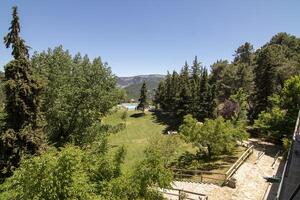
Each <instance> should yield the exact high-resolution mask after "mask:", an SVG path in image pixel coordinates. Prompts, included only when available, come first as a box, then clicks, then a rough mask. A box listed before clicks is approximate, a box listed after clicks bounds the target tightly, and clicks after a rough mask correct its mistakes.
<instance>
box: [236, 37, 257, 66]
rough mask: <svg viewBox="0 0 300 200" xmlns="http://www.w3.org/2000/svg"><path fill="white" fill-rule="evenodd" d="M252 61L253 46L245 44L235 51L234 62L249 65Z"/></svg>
mask: <svg viewBox="0 0 300 200" xmlns="http://www.w3.org/2000/svg"><path fill="white" fill-rule="evenodd" d="M252 61H253V45H252V44H250V43H249V42H246V43H245V44H243V45H242V46H240V47H239V48H238V49H237V50H236V51H235V58H234V62H235V63H237V62H240V63H244V64H247V65H251V64H252Z"/></svg>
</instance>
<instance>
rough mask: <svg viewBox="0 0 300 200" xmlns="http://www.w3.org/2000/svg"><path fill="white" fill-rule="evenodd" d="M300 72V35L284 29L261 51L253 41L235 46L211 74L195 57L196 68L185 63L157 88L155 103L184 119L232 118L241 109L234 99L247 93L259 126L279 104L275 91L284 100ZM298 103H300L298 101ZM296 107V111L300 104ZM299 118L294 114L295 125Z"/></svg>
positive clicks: (248, 105)
mask: <svg viewBox="0 0 300 200" xmlns="http://www.w3.org/2000/svg"><path fill="white" fill-rule="evenodd" d="M299 72H300V38H297V37H296V36H293V35H290V34H287V33H278V34H276V35H275V36H273V37H272V38H271V40H270V41H269V42H268V43H266V44H265V45H263V46H262V47H261V48H259V49H257V50H254V48H253V45H252V44H250V43H249V42H246V43H244V44H243V45H241V46H240V47H238V48H237V49H236V50H235V54H234V59H233V61H232V62H229V61H227V60H218V61H217V62H215V63H214V64H212V65H211V66H210V71H209V72H208V69H207V68H205V67H203V66H201V63H199V61H198V60H197V57H195V59H194V61H193V63H192V65H191V67H189V66H188V64H187V63H185V65H184V66H183V67H182V69H181V71H180V72H179V73H178V72H176V71H173V73H172V74H170V73H168V74H167V76H166V78H165V80H163V81H161V82H160V84H159V86H158V88H157V89H156V93H155V98H154V100H153V101H154V102H155V104H156V105H157V107H158V108H159V109H160V110H162V111H164V112H168V113H170V115H174V116H177V117H180V118H181V119H183V118H182V117H183V116H185V115H187V114H191V115H192V116H193V117H194V118H196V119H197V120H199V121H202V122H203V121H204V119H205V118H216V117H217V116H219V115H221V116H223V117H224V118H227V119H228V118H231V117H232V116H233V115H234V114H236V112H237V111H238V110H240V108H239V106H240V105H238V104H237V102H234V101H233V100H232V98H231V97H232V95H236V94H238V93H240V92H241V91H242V92H243V93H245V96H246V101H245V103H244V106H246V108H247V109H246V111H247V114H246V115H247V121H248V122H249V125H253V124H254V123H255V120H258V119H259V118H261V117H263V116H260V115H261V114H263V113H266V112H267V113H268V112H271V111H272V109H273V107H274V103H276V102H274V95H275V96H276V95H277V97H278V99H279V100H280V99H283V97H282V96H280V95H281V94H282V93H283V91H284V90H285V89H284V88H285V84H287V81H288V80H289V79H291V78H292V77H294V76H296V75H299ZM279 100H278V101H279ZM293 103H294V104H295V105H298V103H297V102H296V101H294V102H293ZM296 107H297V108H294V109H295V110H297V109H299V108H300V107H299V106H296ZM283 111H284V112H288V109H287V108H286V106H282V112H283ZM293 112H295V111H293ZM296 117H297V116H295V115H293V117H289V119H290V120H291V122H290V123H289V124H293V123H294V122H295V120H296ZM290 126H292V125H290ZM255 127H257V126H255ZM263 132H264V131H263ZM285 134H287V133H286V132H285Z"/></svg>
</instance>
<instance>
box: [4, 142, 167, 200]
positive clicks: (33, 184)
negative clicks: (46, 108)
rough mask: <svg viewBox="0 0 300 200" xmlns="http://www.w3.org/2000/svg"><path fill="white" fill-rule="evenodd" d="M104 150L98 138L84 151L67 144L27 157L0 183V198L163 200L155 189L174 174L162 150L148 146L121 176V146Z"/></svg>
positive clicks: (25, 199) (10, 199) (122, 150)
mask: <svg viewBox="0 0 300 200" xmlns="http://www.w3.org/2000/svg"><path fill="white" fill-rule="evenodd" d="M100 141H101V142H100ZM108 150H109V149H108V148H107V143H106V142H105V138H102V140H99V142H95V143H93V144H92V145H91V146H90V147H88V148H85V149H80V148H78V147H75V146H72V145H68V146H66V147H64V148H61V149H60V150H56V149H51V150H49V151H48V152H46V153H44V154H42V155H41V156H36V157H33V158H31V159H25V160H24V161H23V163H22V164H21V166H20V167H19V168H18V169H17V170H16V171H15V172H14V175H13V176H12V177H10V178H9V179H8V180H7V181H6V182H5V183H4V184H2V185H1V186H0V198H1V199H3V200H6V199H9V200H14V199H15V200H17V199H24V200H31V199H47V200H49V199H53V200H54V199H82V200H86V199H93V200H94V199H111V200H116V199H128V200H129V199H149V200H157V199H162V197H161V195H160V194H159V193H158V192H157V191H155V190H153V189H154V188H155V187H167V186H169V184H170V182H171V180H172V174H171V173H170V171H169V170H167V169H166V168H165V164H164V162H163V160H162V159H161V154H159V153H158V152H157V151H156V150H154V149H151V148H148V149H147V151H146V157H145V159H144V160H143V161H142V162H140V163H139V164H137V165H136V168H135V170H133V172H132V173H131V174H122V172H121V170H120V165H121V164H122V162H123V159H124V153H125V151H124V149H123V148H122V147H121V148H119V150H118V151H117V152H116V153H115V154H114V156H113V157H111V156H110V154H109V152H108Z"/></svg>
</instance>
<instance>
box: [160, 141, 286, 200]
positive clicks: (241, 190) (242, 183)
mask: <svg viewBox="0 0 300 200" xmlns="http://www.w3.org/2000/svg"><path fill="white" fill-rule="evenodd" d="M255 142H256V145H255V148H254V151H253V154H252V155H251V156H250V157H249V158H248V159H247V160H246V161H245V163H244V164H242V165H241V167H240V168H239V169H238V170H237V172H236V173H235V174H234V176H233V177H234V178H235V179H236V180H237V184H236V188H234V189H232V188H229V187H227V186H224V187H221V186H217V185H213V184H205V183H190V182H180V181H175V182H174V183H173V188H177V189H183V190H187V191H193V192H198V193H202V194H206V195H207V196H208V199H209V200H261V199H262V198H263V196H264V194H265V192H266V191H267V188H268V186H269V183H267V182H266V180H265V179H264V177H271V176H273V175H275V174H276V172H277V169H278V166H279V162H280V160H279V161H277V162H276V163H275V165H274V166H273V167H272V163H273V162H274V155H275V154H276V151H278V148H276V147H275V146H274V145H271V144H269V143H263V142H257V141H255ZM263 148H265V152H266V153H265V155H263V156H262V157H261V158H260V160H259V161H258V162H257V157H258V154H259V152H260V151H261V150H262V149H263ZM177 194H178V192H177ZM165 197H166V198H167V199H170V200H173V199H178V197H175V196H172V195H165ZM189 198H192V199H199V197H197V196H195V195H192V196H189Z"/></svg>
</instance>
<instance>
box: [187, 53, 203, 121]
mask: <svg viewBox="0 0 300 200" xmlns="http://www.w3.org/2000/svg"><path fill="white" fill-rule="evenodd" d="M191 68H192V70H191V71H192V74H191V80H190V87H191V103H190V109H189V110H190V113H191V114H192V115H193V116H194V117H196V113H197V109H198V103H199V86H200V75H201V71H202V70H201V63H200V62H198V59H197V56H195V59H194V61H193V65H192V67H191Z"/></svg>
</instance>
